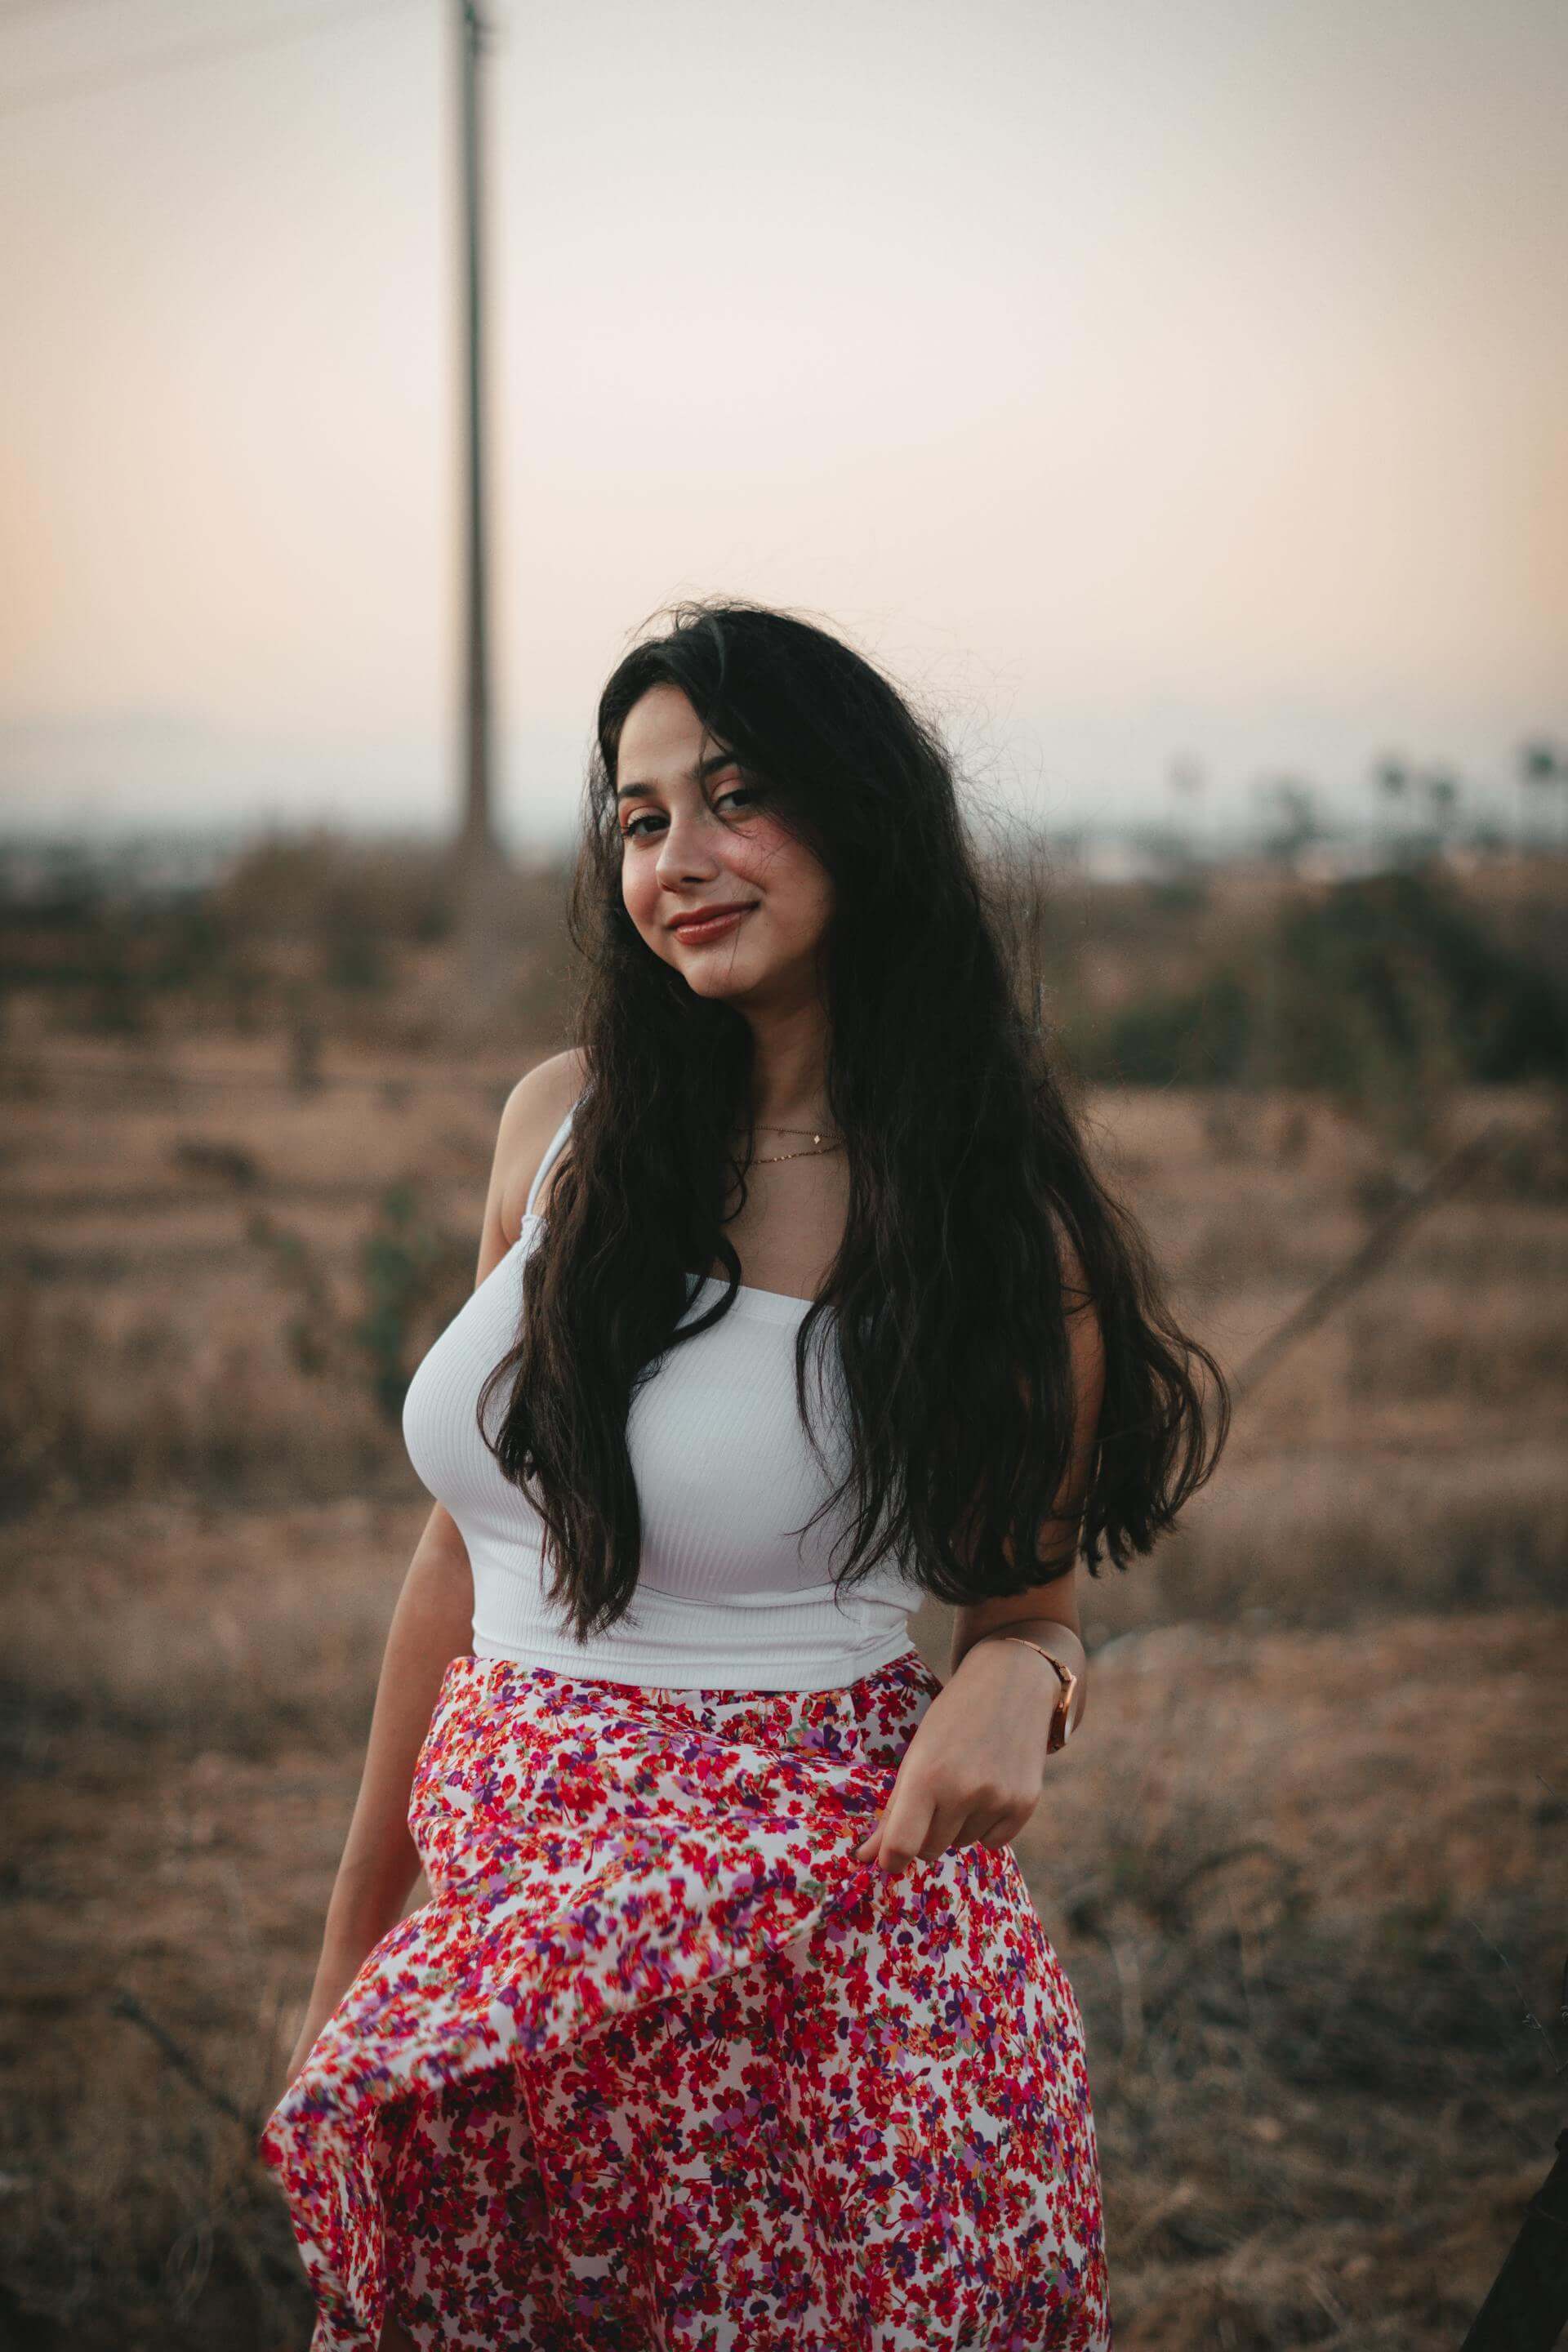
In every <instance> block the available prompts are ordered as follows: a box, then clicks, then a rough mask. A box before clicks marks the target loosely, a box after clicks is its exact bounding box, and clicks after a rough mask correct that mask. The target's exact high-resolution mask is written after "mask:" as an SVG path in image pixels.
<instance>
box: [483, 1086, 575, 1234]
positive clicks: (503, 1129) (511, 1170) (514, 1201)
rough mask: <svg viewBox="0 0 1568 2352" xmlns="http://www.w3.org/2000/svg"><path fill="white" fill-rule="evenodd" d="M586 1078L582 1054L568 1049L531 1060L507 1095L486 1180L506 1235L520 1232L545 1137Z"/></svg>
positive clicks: (569, 1105) (553, 1129)
mask: <svg viewBox="0 0 1568 2352" xmlns="http://www.w3.org/2000/svg"><path fill="white" fill-rule="evenodd" d="M586 1078H587V1071H586V1069H585V1067H584V1060H583V1055H582V1054H581V1052H580V1050H579V1049H578V1048H577V1047H576V1046H575V1045H570V1046H568V1047H567V1049H566V1051H565V1052H564V1053H562V1054H551V1055H547V1056H546V1058H545V1059H544V1060H543V1061H542V1062H536V1063H535V1064H534V1066H533V1067H532V1069H531V1070H528V1071H526V1072H525V1073H524V1075H523V1076H521V1078H519V1080H518V1082H517V1084H516V1085H515V1086H514V1087H513V1088H512V1090H511V1092H510V1095H508V1097H507V1098H506V1104H505V1107H504V1108H503V1109H502V1111H501V1115H500V1129H499V1130H498V1132H497V1136H496V1151H495V1171H494V1174H493V1176H492V1179H491V1191H492V1194H493V1196H494V1198H495V1202H496V1206H497V1211H498V1213H499V1217H500V1223H501V1225H502V1227H503V1228H504V1229H505V1231H506V1233H507V1234H516V1233H517V1232H518V1231H519V1229H520V1227H521V1223H522V1210H523V1203H524V1202H525V1201H526V1200H527V1198H528V1195H529V1192H530V1189H531V1186H532V1183H533V1180H534V1177H535V1176H536V1175H537V1173H538V1172H539V1164H540V1162H541V1160H542V1159H543V1157H544V1154H545V1150H546V1149H547V1147H548V1145H549V1142H550V1139H551V1137H552V1135H553V1134H554V1133H555V1130H556V1129H557V1128H558V1127H559V1126H560V1124H561V1122H562V1120H563V1118H565V1116H566V1114H567V1112H568V1111H569V1110H570V1109H571V1108H572V1106H573V1104H574V1102H575V1101H576V1099H577V1097H578V1096H579V1095H580V1094H581V1093H582V1091H583V1087H584V1084H585V1082H586Z"/></svg>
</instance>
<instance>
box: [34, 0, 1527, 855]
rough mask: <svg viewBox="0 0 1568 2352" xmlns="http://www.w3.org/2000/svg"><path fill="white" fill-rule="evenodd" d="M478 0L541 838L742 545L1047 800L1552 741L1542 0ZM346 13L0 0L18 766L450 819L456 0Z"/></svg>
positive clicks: (502, 511)
mask: <svg viewBox="0 0 1568 2352" xmlns="http://www.w3.org/2000/svg"><path fill="white" fill-rule="evenodd" d="M491 14H492V16H493V18H494V20H495V21H496V22H497V23H498V25H499V26H500V28H501V38H500V45H499V47H498V49H497V51H496V54H495V56H494V58H493V59H492V61H491V67H490V84H489V101H490V105H489V127H490V133H491V137H490V152H491V161H492V193H493V197H494V203H493V206H492V236H491V247H490V263H491V283H492V288H493V296H494V301H493V320H494V331H493V335H492V343H491V361H492V372H491V413H492V419H493V435H492V457H493V471H494V483H495V493H496V496H495V587H496V602H495V614H494V623H495V646H496V667H497V688H498V702H499V712H498V716H499V719H500V724H501V730H502V732H501V743H500V792H501V801H502V809H503V814H504V817H505V821H506V824H507V825H508V828H509V830H510V831H511V832H512V833H513V834H514V835H518V836H520V837H521V836H524V835H531V836H536V837H537V836H543V835H551V834H559V833H561V832H563V831H564V830H567V829H569V828H570V827H571V825H572V824H573V822H574V815H575V811H576V806H577V798H578V793H579V789H580V779H581V770H582V761H583V756H584V751H585V748H586V744H587V741H588V737H589V731H590V728H591V724H592V717H593V709H594V702H595V696H596V693H597V690H598V688H599V686H600V684H601V682H602V680H603V677H604V676H605V673H606V671H607V670H608V668H609V667H611V665H612V664H613V663H614V661H615V660H616V657H617V656H618V654H619V652H620V651H621V649H622V647H623V646H624V644H625V642H626V638H627V636H628V634H629V633H631V632H633V631H635V630H636V628H637V625H639V623H641V622H642V620H643V619H644V617H645V616H646V615H647V614H648V613H649V612H650V610H651V609H652V608H653V607H654V606H656V605H658V604H660V603H662V602H663V601H665V600H667V599H668V598H670V597H673V596H676V595H679V594H682V593H702V592H708V591H710V590H730V591H733V592H735V593H742V594H744V595H748V596H760V597H763V598H767V599H771V600H774V601H777V602H780V603H784V604H791V605H794V606H796V607H799V608H804V609H805V610H807V611H809V612H810V613H812V614H815V615H816V616H817V617H819V618H822V619H824V620H826V622H827V623H828V624H829V625H839V626H841V627H842V628H843V629H844V630H845V632H846V633H847V634H848V635H851V636H852V638H853V639H854V640H855V641H856V642H858V644H860V645H861V646H862V647H863V648H864V649H865V650H866V651H867V652H868V653H869V654H871V655H872V656H873V657H874V658H878V659H880V660H882V661H883V662H884V663H885V664H886V665H887V666H888V667H889V668H890V669H891V670H892V671H893V672H894V674H895V675H897V676H898V677H900V678H901V679H902V680H904V681H905V682H906V683H908V684H910V685H911V686H912V687H913V688H915V689H916V690H917V691H918V692H920V693H921V694H922V695H923V696H924V697H925V698H927V699H928V700H929V701H931V703H934V705H935V706H936V708H937V709H938V710H939V711H940V712H941V713H942V715H943V716H944V717H945V718H946V719H947V721H948V723H949V725H950V728H951V730H952V733H953V735H954V737H955V739H956V740H957V741H958V743H959V745H960V748H961V749H962V750H963V751H965V752H966V754H967V755H968V756H969V758H970V759H971V761H972V762H973V764H974V766H975V767H976V770H977V772H978V773H979V775H980V778H981V782H982V785H983V788H984V790H985V791H986V792H987V793H991V794H994V795H997V796H1000V797H1003V798H1005V799H1006V800H1008V801H1009V802H1010V803H1013V804H1015V805H1026V806H1028V807H1029V808H1031V809H1032V810H1034V811H1035V812H1036V813H1037V814H1042V815H1044V816H1045V817H1046V818H1047V820H1048V821H1057V822H1066V821H1070V820H1071V819H1073V818H1075V817H1078V816H1079V815H1082V814H1085V813H1086V812H1093V813H1099V814H1128V815H1136V814H1144V813H1147V812H1148V811H1150V810H1154V809H1159V808H1161V807H1162V806H1163V790H1164V781H1165V778H1166V774H1167V771H1168V766H1169V762H1170V761H1171V759H1172V758H1173V756H1184V757H1186V758H1188V759H1192V760H1195V761H1198V762H1199V763H1200V764H1201V766H1202V767H1203V769H1204V770H1205V773H1206V774H1207V776H1208V778H1209V780H1210V782H1211V786H1212V792H1211V802H1212V803H1213V804H1214V805H1215V806H1216V807H1218V806H1220V805H1225V804H1233V805H1236V806H1238V807H1239V806H1240V805H1241V803H1242V802H1243V801H1244V799H1245V796H1246V793H1247V790H1248V787H1249V784H1250V782H1252V781H1253V780H1255V779H1256V778H1257V777H1258V776H1259V775H1261V774H1263V773H1265V772H1279V771H1281V770H1284V769H1294V770H1296V771H1298V772H1305V773H1306V774H1308V775H1309V776H1311V777H1313V778H1315V779H1317V780H1318V781H1319V782H1321V784H1322V785H1323V786H1324V787H1325V789H1326V790H1327V791H1329V792H1330V793H1337V794H1339V795H1340V796H1341V798H1342V800H1345V801H1348V800H1350V799H1351V798H1352V796H1355V795H1358V794H1361V793H1362V787H1363V779H1364V777H1365V775H1366V772H1367V770H1368V767H1369V764H1370V762H1371V761H1372V760H1373V758H1374V757H1375V756H1376V755H1377V754H1378V753H1379V752H1381V751H1384V750H1397V751H1403V752H1405V754H1406V755H1407V756H1409V757H1411V758H1413V759H1415V760H1421V761H1434V762H1436V761H1452V762H1455V763H1457V764H1458V767H1459V769H1460V771H1461V773H1462V774H1463V775H1464V777H1465V778H1466V780H1467V782H1469V783H1470V784H1471V785H1473V788H1474V790H1475V791H1476V792H1477V793H1478V794H1479V793H1482V792H1483V791H1485V790H1486V789H1488V788H1489V787H1490V788H1493V789H1496V788H1498V787H1500V786H1503V785H1506V782H1507V780H1508V778H1509V776H1510V772H1511V763H1512V759H1513V754H1514V750H1515V747H1516V745H1517V743H1518V741H1519V740H1520V739H1521V737H1523V736H1524V735H1526V734H1531V733H1538V732H1546V733H1555V734H1557V735H1558V736H1559V737H1561V738H1563V739H1564V740H1568V397H1565V391H1568V294H1565V291H1564V289H1568V141H1565V140H1564V139H1563V120H1564V115H1565V110H1568V9H1565V8H1564V7H1563V5H1561V0H1468V5H1462V6H1461V5H1454V0H1420V5H1393V0H1072V4H1071V5H1056V0H967V5H958V0H942V5H929V0H897V5H892V4H891V0H833V5H822V0H790V5H787V6H786V5H783V0H779V5H755V6H748V7H737V6H735V5H725V6H719V5H709V0H665V5H661V6H659V7H658V8H657V9H651V8H648V7H647V6H640V5H639V6H633V5H624V0H573V5H571V6H570V7H557V8H554V9H550V10H545V9H542V8H537V7H524V6H522V5H517V0H492V6H491ZM333 16H334V11H333V7H332V5H331V0H9V5H0V272H3V278H4V284H5V314H6V321H7V334H6V353H5V365H4V368H3V369H0V533H3V543H4V547H5V563H4V566H3V571H0V813H3V810H4V808H5V807H6V806H8V807H9V808H10V810H11V812H12V814H14V815H34V814H37V812H38V810H39V808H40V806H41V804H42V803H44V802H45V801H46V800H48V799H52V800H53V801H54V802H55V803H56V804H58V806H59V807H60V808H62V809H64V810H67V811H68V812H69V813H71V814H75V815H82V814H88V813H91V812H95V811H96V812H99V813H100V814H101V815H102V816H103V817H104V818H106V819H107V818H110V817H112V818H113V819H114V820H115V821H116V822H117V823H118V822H120V821H123V820H126V819H130V818H132V817H142V816H145V817H148V818H152V817H157V816H163V815H166V814H170V813H173V812H178V811H181V810H185V811H189V812H191V813H193V814H201V815H209V814H210V815H213V816H217V817H239V816H242V815H248V814H252V813H254V812H259V811H262V810H268V811H271V812H273V813H275V814H284V815H299V816H306V815H315V814H341V815H344V816H348V817H352V818H353V820H355V821H357V822H360V823H366V824H371V823H374V822H377V821H380V820H383V819H384V820H385V821H387V822H399V823H401V822H405V821H408V820H410V819H420V818H423V819H429V820H434V819H437V817H439V816H440V815H441V814H443V813H444V812H445V811H446V810H447V808H448V807H450V806H452V805H454V804H455V799H456V789H457V787H456V779H455V773H454V768H455V757H456V745H457V742H458V727H457V719H456V707H457V693H458V661H457V653H458V608H457V601H456V587H457V578H458V569H457V567H458V537H457V521H458V484H459V468H458V431H457V395H458V372H457V370H458V360H457V347H456V339H455V326H456V320H457V307H456V305H457V290H456V289H457V279H456V255H457V226H456V219H455V207H454V199H453V124H452V100H453V42H452V34H451V19H452V11H451V8H450V6H449V5H446V0H388V5H386V7H385V8H384V10H383V11H381V12H379V13H372V12H370V11H368V10H366V9H365V8H363V5H362V6H361V8H360V11H359V13H357V14H355V13H340V14H339V15H338V18H337V21H333ZM304 23H313V24H320V25H321V26H322V27H323V29H321V30H320V31H318V32H316V33H314V34H312V35H311V36H310V37H301V38H298V39H292V40H279V39H276V38H274V36H275V35H276V34H277V33H278V32H279V30H281V29H284V28H287V27H289V26H298V25H300V24H304ZM258 38H263V39H268V40H270V41H271V45H270V46H267V47H256V46H252V47H242V46H238V45H240V44H245V43H253V42H255V41H256V40H258ZM230 44H232V45H236V46H235V47H234V48H233V53H232V54H230V55H227V56H223V57H218V56H213V57H211V58H206V59H205V61H201V62H194V63H193V62H187V63H185V64H184V65H181V66H178V67H173V66H171V67H168V68H164V69H163V70H161V71H158V72H155V73H153V74H151V75H149V76H148V77H146V78H144V79H131V80H125V81H122V82H121V84H120V85H119V86H118V87H113V88H102V89H89V88H84V87H82V85H84V84H85V83H87V82H89V80H91V79H93V78H95V77H100V76H102V77H107V76H109V75H111V74H115V73H130V72H131V71H132V68H133V67H134V66H135V65H136V63H137V61H141V60H152V59H157V58H162V57H172V56H173V55H174V54H175V53H181V54H184V53H187V52H190V51H193V50H196V49H202V48H207V47H210V48H213V49H215V50H216V49H218V48H221V47H225V46H226V45H230ZM51 92H52V93H54V95H53V96H52V97H51V96H50V95H49V93H51ZM67 93H68V94H67ZM1363 796H1364V795H1363Z"/></svg>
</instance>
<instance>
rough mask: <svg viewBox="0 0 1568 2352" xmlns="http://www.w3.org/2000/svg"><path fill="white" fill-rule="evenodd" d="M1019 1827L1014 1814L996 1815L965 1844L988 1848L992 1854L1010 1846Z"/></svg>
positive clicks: (1019, 1823)
mask: <svg viewBox="0 0 1568 2352" xmlns="http://www.w3.org/2000/svg"><path fill="white" fill-rule="evenodd" d="M1021 1827H1022V1824H1021V1822H1019V1820H1018V1816H1017V1814H1016V1813H998V1814H997V1815H996V1816H995V1818H994V1820H993V1821H990V1822H986V1824H985V1827H984V1829H983V1830H981V1831H979V1832H977V1833H976V1835H975V1836H974V1837H973V1838H972V1839H970V1840H968V1841H967V1843H970V1844H973V1845H985V1846H989V1847H990V1848H991V1850H992V1852H993V1853H1000V1852H1001V1850H1002V1848H1003V1847H1004V1846H1008V1845H1011V1844H1012V1843H1013V1840H1014V1839H1015V1838H1016V1836H1017V1834H1018V1832H1019V1829H1020V1828H1021Z"/></svg>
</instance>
